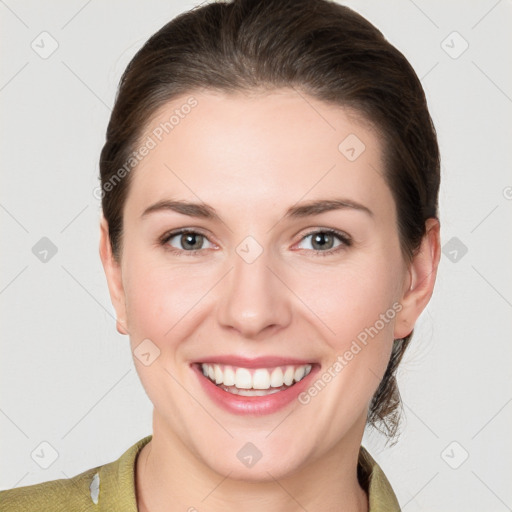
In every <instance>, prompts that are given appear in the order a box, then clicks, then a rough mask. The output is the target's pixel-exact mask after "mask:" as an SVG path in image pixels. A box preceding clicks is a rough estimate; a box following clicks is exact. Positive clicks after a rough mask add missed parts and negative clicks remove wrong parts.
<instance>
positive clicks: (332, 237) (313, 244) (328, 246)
mask: <svg viewBox="0 0 512 512" xmlns="http://www.w3.org/2000/svg"><path fill="white" fill-rule="evenodd" d="M305 240H310V242H309V245H310V247H300V244H302V243H303V242H304V241H305ZM350 245H352V241H351V239H350V237H348V236H347V235H346V234H344V233H341V232H339V231H336V230H334V229H323V230H318V231H313V232H311V233H309V234H307V235H306V236H305V237H303V238H302V240H301V242H300V243H299V246H298V247H299V249H308V250H313V251H316V252H324V253H333V252H337V250H339V249H340V248H343V246H350Z"/></svg>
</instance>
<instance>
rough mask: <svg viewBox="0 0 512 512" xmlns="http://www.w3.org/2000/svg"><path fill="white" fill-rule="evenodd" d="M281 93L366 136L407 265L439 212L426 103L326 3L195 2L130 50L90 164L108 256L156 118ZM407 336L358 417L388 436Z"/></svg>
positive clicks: (354, 22)
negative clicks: (135, 160) (196, 98)
mask: <svg viewBox="0 0 512 512" xmlns="http://www.w3.org/2000/svg"><path fill="white" fill-rule="evenodd" d="M283 87H293V88H295V89H296V90H300V91H302V92H303V93H306V94H308V95H310V96H311V97H313V98H316V99H319V100H323V101H325V102H332V103H334V104H337V105H341V106H345V107H351V108H353V109H355V110H356V111H358V112H360V113H361V114H362V115H363V118H365V119H367V120H368V121H370V122H371V123H372V124H373V125H374V126H375V127H376V128H377V130H378V133H379V134H380V136H381V137H382V141H383V143H384V144H383V148H384V161H385V178H386V181H387V183H388V185H389V188H390V190H391V191H392V194H393V197H394V200H395V204H396V209H397V218H398V232H399V235H400V242H401V247H402V252H403V255H404V258H405V259H406V260H408V261H410V258H411V257H412V256H413V254H414V253H415V251H416V250H417V249H418V247H419V245H420V243H421V239H422V237H423V235H424V234H425V221H426V220H427V219H428V218H429V217H437V209H438V204H437V201H438V199H437V196H438V189H439V180H440V161H439V149H438V144H437V137H436V132H435V129H434V126H433V123H432V120H431V118H430V115H429V112H428V108H427V103H426V99H425V94H424V91H423V88H422V86H421V83H420V81H419V79H418V77H417V76H416V73H415V72H414V70H413V68H412V67H411V65H410V64H409V62H408V61H407V59H406V58H405V57H404V56H403V55H402V53H400V52H399V51H398V50H397V49H396V48H395V47H394V46H392V45H391V44H390V43H389V42H388V41H387V40H386V39H385V38H384V36H383V35H382V34H381V32H380V31H379V30H378V29H377V28H375V27H374V26H373V25H372V24H371V23H370V22H368V21H367V20H366V19H364V18H363V17H362V16H360V15H359V14H357V13H356V12H354V11H352V10H351V9H349V8H348V7H345V6H342V5H339V4H337V3H335V2H331V1H328V0H234V1H233V2H229V3H225V2H215V3H211V4H206V5H202V6H201V7H197V8H194V9H192V10H191V11H188V12H185V13H183V14H181V15H179V16H177V17H176V18H174V19H173V20H172V21H170V22H169V23H167V24H166V25H165V26H164V27H163V28H161V29H160V30H159V31H158V32H156V33H155V34H154V35H153V36H152V37H151V38H150V39H149V40H148V41H147V42H146V43H145V44H144V46H143V47H142V48H141V49H140V50H139V51H138V52H137V54H136V55H135V57H134V58H133V59H132V60H131V62H130V63H129V65H128V67H127V68H126V70H125V72H124V74H123V76H122V78H121V81H120V84H119V89H118V92H117V96H116V101H115V105H114V109H113V111H112V115H111V118H110V122H109V125H108V129H107V135H106V142H105V145H104V147H103V149H102V152H101V157H100V179H101V188H102V194H101V195H102V209H103V214H104V216H105V219H106V220H107V222H108V225H109V235H110V243H111V247H112V251H113V254H114V256H115V257H116V259H118V260H120V258H121V253H122V230H123V208H124V205H125V202H126V197H127V193H128V190H129V186H130V177H131V173H130V172H129V169H128V171H127V170H126V162H127V161H128V160H129V159H130V156H131V155H132V154H133V152H134V150H135V148H136V145H137V143H138V141H139V140H140V138H141V137H142V136H143V135H144V130H145V129H146V128H147V125H148V122H149V121H150V120H151V118H152V116H153V115H154V114H155V113H156V112H157V110H158V109H159V108H160V107H162V106H164V105H165V104H166V103H167V102H169V101H170V100H172V99H173V98H176V97H178V96H182V95H184V94H190V93H191V92H192V91H194V90H201V89H203V90H205V89H206V90H208V89H210V90H217V91H224V92H236V91H245V92H251V91H257V90H261V91H269V92H270V91H271V90H272V89H278V88H283ZM122 169H124V172H122V173H121V172H120V171H121V170H122ZM120 177H121V178H122V179H119V178H120ZM116 178H117V179H116ZM108 185H110V186H108ZM411 336H412V332H411V333H410V334H409V335H408V336H407V337H405V338H403V339H400V340H395V342H394V344H393V350H392V354H391V357H390V361H389V364H388V367H387V369H386V372H385V375H384V377H383V379H382V381H381V383H380V385H379V387H378V389H377V391H376V393H375V395H374V396H373V398H372V402H371V404H370V408H369V412H368V419H367V423H368V424H369V425H372V426H373V427H375V428H377V429H378V430H380V431H381V432H384V433H385V434H386V435H387V436H388V437H389V438H390V439H392V438H394V437H395V436H396V435H397V433H398V426H399V420H400V412H399V408H400V405H401V401H400V394H399V391H398V387H397V383H396V378H395V372H396V369H397V367H398V365H399V363H400V361H401V359H402V356H403V354H404V352H405V350H406V348H407V346H408V344H409V342H410V339H411Z"/></svg>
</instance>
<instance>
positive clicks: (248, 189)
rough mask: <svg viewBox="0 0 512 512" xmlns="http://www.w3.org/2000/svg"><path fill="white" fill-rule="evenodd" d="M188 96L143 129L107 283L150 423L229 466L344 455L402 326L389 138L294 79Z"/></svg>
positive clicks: (258, 475)
mask: <svg viewBox="0 0 512 512" xmlns="http://www.w3.org/2000/svg"><path fill="white" fill-rule="evenodd" d="M190 96H192V95H189V96H184V97H183V98H180V99H176V100H174V101H172V102H171V103H169V104H168V105H167V106H166V107H165V108H164V109H161V110H160V111H159V113H158V115H157V116H156V117H155V118H154V119H153V120H152V122H151V124H150V126H149V128H148V129H147V131H146V134H145V135H144V137H142V139H141V144H145V145H146V147H147V148H149V149H148V151H147V154H146V156H144V157H143V158H141V161H140V163H139V164H138V166H137V168H136V169H135V170H134V171H132V172H133V175H132V176H131V179H132V181H131V184H130V190H129V194H128V197H127V200H126V203H125V209H124V232H123V251H122V260H121V261H122V262H121V265H120V267H119V269H118V273H117V274H113V276H114V277H112V276H111V277H110V278H109V285H110V286H111V291H112V290H114V288H115V284H113V283H114V282H115V280H116V279H118V281H119V289H118V292H119V293H117V292H115V291H114V292H113V300H114V303H115V306H116V310H117V313H118V318H119V319H120V321H121V322H122V323H123V324H124V325H125V326H126V329H127V331H128V332H129V335H130V340H131V346H132V350H133V351H134V353H135V356H134V361H135V365H136V368H137V371H138V373H139V376H140V379H141V381H142V384H143V386H144V388H145V390H146V392H147V394H148V396H149V398H150V399H151V401H152V403H153V404H154V408H155V412H154V425H153V427H154V435H155V436H156V435H159V436H164V437H166V439H172V444H173V446H174V447H177V446H179V447H180V448H179V449H180V450H182V451H184V453H187V454H189V455H191V456H192V458H193V459H194V460H195V461H196V462H197V463H199V464H205V465H206V466H208V467H209V468H211V469H213V470H214V471H216V472H218V473H220V474H222V475H226V474H228V473H231V477H232V478H244V479H269V478H270V476H269V474H270V475H272V477H273V478H279V477H282V476H285V475H289V474H292V473H294V472H295V471H300V470H301V469H304V468H305V467H306V466H308V465H309V464H315V463H320V462H321V461H322V463H325V461H326V460H332V461H333V463H334V461H335V459H336V457H337V454H339V453H340V451H342V450H345V451H346V450H347V449H350V450H358V449H359V443H360V440H361V436H362V432H363V428H364V425H365V420H366V415H367V411H368V406H369V401H370V400H371V397H372V395H373V394H374V392H375V391H376V389H377V386H378V384H379V382H380V380H381V378H382V376H383V375H384V371H385V369H386V366H387V363H388V360H389V357H390V353H391V348H392V344H393V339H394V338H395V337H401V336H405V335H406V334H408V332H409V331H407V332H405V331H403V328H402V331H403V332H401V330H400V329H401V328H400V325H401V324H402V323H403V322H401V320H400V319H401V317H402V316H403V315H404V311H405V309H403V308H402V305H401V301H402V299H403V297H404V294H405V293H406V290H407V289H408V287H409V284H410V282H409V272H408V267H407V265H406V264H405V263H404V260H403V258H402V255H401V250H400V244H399V238H398V232H397V219H396V212H395V204H394V201H393V197H392V195H391V192H390V190H389V188H388V186H387V185H386V182H385V181H384V179H383V173H384V167H383V162H382V147H381V146H380V140H379V137H378V135H377V133H376V132H375V131H373V130H372V129H371V127H369V125H368V124H366V123H363V122H362V121H361V120H360V119H359V120H358V118H357V117H356V116H354V115H352V116H351V115H349V112H348V111H347V110H345V109H343V108H341V107H338V106H332V105H328V104H325V103H323V102H319V101H317V100H314V99H313V98H311V97H309V96H305V95H302V94H298V93H297V92H295V91H294V90H291V89H283V90H280V91H278V92H274V93H272V94H267V95H261V96H253V97H248V96H244V95H242V94H237V95H224V94H220V93H218V94H215V93H213V92H201V93H198V94H194V95H193V97H194V98H195V101H196V102H197V104H195V106H194V107H193V108H183V105H185V104H187V99H189V98H190ZM190 104H191V103H190ZM176 111H178V112H179V113H181V115H178V116H177V117H176V116H175V118H173V122H172V124H169V119H170V118H171V116H173V114H176ZM185 112H188V113H185ZM177 119H179V121H176V120H177ZM166 122H167V123H168V124H167V125H165V123H166ZM163 127H165V128H166V129H164V128H163ZM166 131H167V133H166ZM148 137H150V138H151V141H150V140H149V139H148ZM143 152H144V153H146V152H145V151H144V150H143ZM155 205H156V206H155ZM180 230H187V231H190V233H188V234H179V231H180ZM409 330H410V329H409ZM141 343H142V345H140V344H141ZM139 345H140V346H139ZM203 363H207V365H206V366H205V367H204V370H205V372H206V373H210V376H211V377H212V379H213V381H216V382H217V383H218V384H219V385H216V384H215V383H214V382H212V379H210V377H207V376H205V375H204V374H203V371H202V366H201V365H202V364H203ZM304 375H305V376H304ZM301 377H303V378H302V379H301ZM292 379H297V380H298V381H299V382H297V383H295V384H293V385H291V386H286V385H285V384H291V382H293V381H292ZM222 386H224V387H225V388H226V389H224V388H223V387H222ZM253 388H258V390H257V391H255V390H254V389H253ZM240 389H241V391H239V390H240ZM256 394H259V395H261V396H255V395H256ZM246 395H250V396H246Z"/></svg>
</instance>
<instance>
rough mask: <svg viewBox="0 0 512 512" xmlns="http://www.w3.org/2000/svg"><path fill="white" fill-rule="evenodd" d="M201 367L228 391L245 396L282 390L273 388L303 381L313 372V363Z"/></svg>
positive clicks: (209, 376) (206, 374)
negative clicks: (263, 366)
mask: <svg viewBox="0 0 512 512" xmlns="http://www.w3.org/2000/svg"><path fill="white" fill-rule="evenodd" d="M201 369H202V371H203V375H204V376H205V377H207V378H209V379H210V380H211V381H212V382H214V383H215V384H217V385H218V386H220V387H222V388H223V389H225V390H226V391H230V392H232V393H234V394H240V395H243V396H262V395H268V394H270V393H277V392H278V391H281V390H280V389H271V388H282V387H283V386H291V385H292V384H293V383H294V382H299V381H301V380H302V379H303V378H304V377H305V376H306V375H308V374H309V373H310V372H311V365H310V364H305V365H301V366H292V365H289V366H285V367H280V366H278V367H276V368H273V369H272V368H270V369H267V368H256V369H248V368H234V367H232V366H227V365H221V364H208V363H203V364H202V365H201ZM226 387H229V388H230V389H226ZM255 390H256V391H255Z"/></svg>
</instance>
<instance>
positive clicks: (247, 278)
mask: <svg viewBox="0 0 512 512" xmlns="http://www.w3.org/2000/svg"><path fill="white" fill-rule="evenodd" d="M251 250H253V248H251ZM272 259H273V258H272V257H271V255H270V254H268V252H266V251H263V252H262V253H261V254H260V255H259V256H258V257H257V258H256V259H255V260H254V261H251V258H248V257H247V255H246V254H244V253H243V252H240V253H236V252H235V253H234V254H233V257H232V265H233V269H232V271H231V272H229V274H228V275H227V276H226V279H225V280H223V281H224V282H223V288H222V297H221V299H220V301H219V306H218V310H217V311H218V321H219V323H220V324H221V326H222V327H223V328H228V329H231V330H234V331H236V332H237V333H238V335H239V336H240V337H243V338H247V339H253V340H255V339H263V338H264V337H267V336H268V335H269V334H270V333H275V332H277V331H279V330H281V329H283V328H285V327H286V326H287V325H289V324H290V322H291V317H292V310H291V297H290V295H291V293H292V292H291V291H290V290H289V289H288V288H287V287H286V285H285V284H283V281H285V280H284V279H282V278H281V276H279V271H278V270H279V266H278V264H277V263H278V262H275V261H271V260H272ZM276 269H277V271H276Z"/></svg>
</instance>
